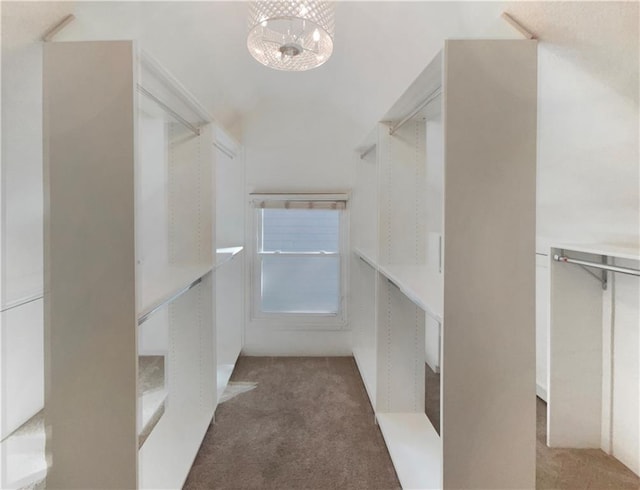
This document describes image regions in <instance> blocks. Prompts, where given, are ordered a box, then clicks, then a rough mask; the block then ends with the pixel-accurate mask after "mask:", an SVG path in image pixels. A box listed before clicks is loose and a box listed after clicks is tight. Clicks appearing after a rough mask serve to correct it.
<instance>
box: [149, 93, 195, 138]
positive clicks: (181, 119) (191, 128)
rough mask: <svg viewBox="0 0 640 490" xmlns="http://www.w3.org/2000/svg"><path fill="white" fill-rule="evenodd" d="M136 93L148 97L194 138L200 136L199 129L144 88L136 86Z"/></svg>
mask: <svg viewBox="0 0 640 490" xmlns="http://www.w3.org/2000/svg"><path fill="white" fill-rule="evenodd" d="M138 92H140V93H141V94H142V95H144V96H145V97H148V98H149V99H151V100H152V101H154V102H155V103H156V104H158V105H159V106H160V107H162V108H163V109H164V110H165V111H166V112H168V113H169V114H171V116H172V117H173V118H174V119H175V120H176V121H178V122H179V123H180V124H182V125H183V126H184V127H186V128H187V129H188V130H189V131H192V132H193V133H194V134H195V135H196V136H200V128H199V127H198V126H195V125H193V124H191V123H190V122H189V121H187V120H186V119H185V118H184V117H182V116H181V115H180V114H178V113H177V112H176V111H174V110H173V109H172V108H171V107H169V106H168V105H167V104H165V103H164V102H162V101H161V100H160V99H159V98H158V97H156V96H155V95H153V94H152V93H151V92H149V91H148V90H147V89H146V88H144V87H143V86H142V85H140V84H138Z"/></svg>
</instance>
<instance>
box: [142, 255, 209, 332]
mask: <svg viewBox="0 0 640 490" xmlns="http://www.w3.org/2000/svg"><path fill="white" fill-rule="evenodd" d="M211 270H212V268H211V265H209V264H200V265H194V266H185V267H168V268H164V269H163V270H162V271H161V272H160V273H157V274H147V275H145V274H141V276H142V277H141V283H142V286H141V288H140V302H139V303H138V305H139V306H138V311H139V314H138V323H143V322H144V320H146V318H147V317H148V316H149V315H150V314H151V313H153V312H154V311H155V310H158V309H159V308H160V307H162V306H163V305H165V303H168V302H170V301H171V299H172V298H174V297H176V295H178V294H179V293H180V292H181V291H183V290H184V289H186V288H187V287H188V286H189V285H191V284H192V283H193V282H194V281H197V280H198V279H200V278H202V277H203V276H205V275H206V274H208V273H209V272H211Z"/></svg>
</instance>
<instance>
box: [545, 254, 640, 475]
mask: <svg viewBox="0 0 640 490" xmlns="http://www.w3.org/2000/svg"><path fill="white" fill-rule="evenodd" d="M555 255H560V256H565V257H568V258H569V259H574V260H579V261H583V262H584V263H585V264H590V263H591V264H595V265H601V264H603V262H604V263H606V264H608V265H611V266H613V267H619V268H621V269H620V270H624V271H626V272H635V271H638V270H640V248H639V247H638V244H637V243H629V244H624V243H616V244H611V243H601V244H567V243H562V244H553V243H552V244H551V245H550V248H549V253H548V256H546V257H544V258H545V259H546V260H547V261H548V268H549V272H550V275H549V288H548V301H549V303H548V304H549V310H550V311H549V325H548V326H549V330H548V334H549V336H548V346H549V357H548V359H547V366H546V369H547V373H548V375H547V379H548V383H549V384H548V404H547V421H548V426H547V443H548V445H549V446H551V447H576V448H597V449H602V450H603V451H605V452H606V453H607V454H610V455H612V456H614V457H615V458H617V459H619V460H620V461H622V462H623V463H624V464H625V465H627V466H628V467H629V468H630V469H631V470H632V471H634V472H635V473H636V474H640V426H639V424H640V421H639V418H638V413H640V374H639V373H640V363H639V361H638V359H640V328H638V327H639V325H638V318H639V317H640V299H639V298H640V277H638V276H637V275H633V274H627V273H623V272H615V271H606V272H605V271H603V270H601V269H598V268H594V267H589V266H586V265H578V264H573V263H564V262H558V261H555V260H554V256H555ZM589 272H590V273H591V274H589Z"/></svg>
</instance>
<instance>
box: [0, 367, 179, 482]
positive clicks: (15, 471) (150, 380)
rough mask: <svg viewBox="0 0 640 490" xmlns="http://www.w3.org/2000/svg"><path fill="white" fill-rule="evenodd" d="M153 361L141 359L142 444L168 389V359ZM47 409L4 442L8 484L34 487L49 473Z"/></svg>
mask: <svg viewBox="0 0 640 490" xmlns="http://www.w3.org/2000/svg"><path fill="white" fill-rule="evenodd" d="M142 357H147V358H148V360H149V361H150V362H141V364H140V372H139V378H140V380H139V385H140V387H141V390H140V393H139V396H138V403H139V404H140V405H141V407H142V425H141V427H142V430H141V431H140V435H139V445H140V446H141V445H142V443H143V442H144V440H145V439H146V437H147V436H148V435H149V434H150V433H151V431H152V430H153V428H154V427H155V425H156V424H157V423H158V421H159V420H160V417H161V416H162V414H163V413H164V407H165V401H166V399H167V394H168V391H167V389H166V388H165V384H164V379H165V373H164V360H162V361H161V362H158V360H154V359H152V358H151V357H161V356H142ZM45 439H46V438H45V425H44V411H41V412H39V413H38V414H36V415H34V416H33V417H32V418H31V419H29V420H28V421H27V422H25V423H24V424H23V425H22V426H20V427H19V428H18V429H16V431H15V432H13V434H11V435H10V436H9V437H7V438H6V439H5V440H4V441H2V444H1V451H2V454H3V455H4V457H5V458H6V459H5V465H4V468H3V472H4V474H3V483H4V484H5V485H7V487H8V488H25V487H31V486H34V485H35V484H37V483H38V482H39V481H41V480H43V479H44V478H45V476H46V475H47V461H46V458H45Z"/></svg>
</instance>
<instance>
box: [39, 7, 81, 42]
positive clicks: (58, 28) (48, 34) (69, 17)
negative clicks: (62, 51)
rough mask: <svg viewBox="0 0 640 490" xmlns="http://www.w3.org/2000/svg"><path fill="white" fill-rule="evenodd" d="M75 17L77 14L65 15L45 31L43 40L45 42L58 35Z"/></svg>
mask: <svg viewBox="0 0 640 490" xmlns="http://www.w3.org/2000/svg"><path fill="white" fill-rule="evenodd" d="M75 18H76V16H75V15H73V14H69V15H67V16H66V17H64V18H63V19H62V20H61V21H60V22H58V23H57V24H56V25H54V26H53V27H51V29H49V30H48V31H47V32H45V33H44V35H43V36H42V41H43V42H45V43H48V42H50V41H51V40H52V39H53V38H54V37H55V36H56V34H58V33H59V32H60V31H61V30H62V29H64V28H65V27H67V26H68V25H69V24H70V23H71V22H73V21H74V20H75Z"/></svg>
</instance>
